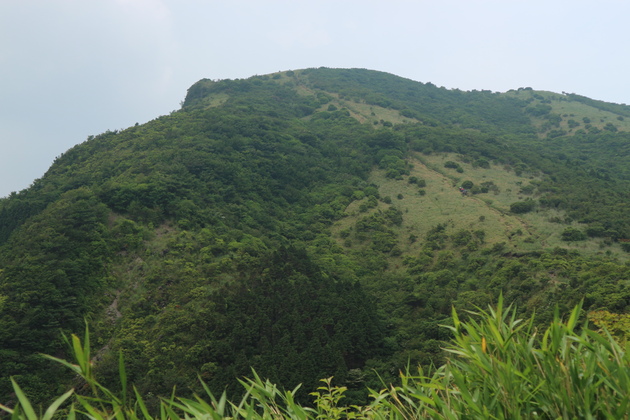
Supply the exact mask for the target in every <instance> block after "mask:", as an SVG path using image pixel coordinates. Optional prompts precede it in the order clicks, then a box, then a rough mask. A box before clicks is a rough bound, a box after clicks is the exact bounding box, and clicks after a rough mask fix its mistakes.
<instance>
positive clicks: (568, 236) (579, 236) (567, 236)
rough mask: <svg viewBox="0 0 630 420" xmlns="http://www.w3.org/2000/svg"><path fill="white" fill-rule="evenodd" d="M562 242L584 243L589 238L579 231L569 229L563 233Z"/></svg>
mask: <svg viewBox="0 0 630 420" xmlns="http://www.w3.org/2000/svg"><path fill="white" fill-rule="evenodd" d="M561 236H562V240H563V241H567V242H573V241H583V240H585V239H586V238H587V236H586V233H584V232H582V231H581V230H579V229H576V228H573V227H568V228H566V229H565V230H564V231H563V232H562V235H561Z"/></svg>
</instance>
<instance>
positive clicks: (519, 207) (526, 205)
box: [510, 200, 536, 214]
mask: <svg viewBox="0 0 630 420" xmlns="http://www.w3.org/2000/svg"><path fill="white" fill-rule="evenodd" d="M535 206H536V204H535V203H534V200H525V201H517V202H516V203H512V204H510V211H511V212H512V213H516V214H523V213H529V212H530V211H532V210H534V207H535Z"/></svg>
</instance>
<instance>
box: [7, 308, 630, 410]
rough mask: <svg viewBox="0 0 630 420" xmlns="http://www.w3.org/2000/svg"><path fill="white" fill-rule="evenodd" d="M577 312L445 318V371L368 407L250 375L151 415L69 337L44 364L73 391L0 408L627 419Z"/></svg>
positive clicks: (624, 367) (619, 381) (617, 360)
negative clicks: (116, 388)
mask: <svg viewBox="0 0 630 420" xmlns="http://www.w3.org/2000/svg"><path fill="white" fill-rule="evenodd" d="M580 313H581V306H577V307H575V308H574V309H573V311H572V312H571V313H570V314H569V315H568V317H567V319H566V320H562V319H561V318H560V317H559V316H558V314H557V313H556V316H555V317H554V319H553V321H552V322H551V324H550V325H549V326H548V327H547V328H546V329H545V330H543V331H537V330H536V328H535V327H534V321H533V318H530V319H529V320H522V319H517V317H516V311H515V310H513V309H511V308H509V307H508V308H504V307H503V304H502V302H501V301H499V304H498V306H497V307H496V309H493V308H489V309H488V310H485V311H478V312H476V313H470V314H466V319H465V320H464V319H463V318H462V319H460V315H458V314H457V312H456V311H455V310H453V318H452V324H453V325H452V326H449V327H446V328H448V329H450V330H451V331H452V333H453V340H452V341H451V342H450V344H449V345H448V347H447V348H446V350H447V351H448V353H449V356H448V360H447V362H446V364H444V365H443V366H441V367H439V368H437V369H430V370H428V371H427V370H423V369H422V368H419V369H418V370H417V372H416V373H411V371H410V370H407V372H406V373H404V374H403V373H401V376H400V383H399V384H398V385H391V386H386V384H383V385H384V387H383V388H382V389H381V390H379V391H376V390H371V391H370V397H371V403H369V404H367V405H362V406H359V405H346V404H345V403H344V393H345V391H346V388H345V387H339V386H334V385H333V382H334V378H328V379H326V380H323V381H322V382H323V385H322V386H320V387H319V388H318V390H317V391H316V392H313V393H311V396H312V397H313V402H312V404H307V405H302V404H299V403H298V402H296V398H295V394H296V390H288V391H287V390H282V389H280V388H278V387H277V386H276V385H274V384H272V383H271V382H269V381H267V380H263V379H261V378H260V377H259V376H258V375H257V374H256V373H255V372H254V373H253V379H243V380H241V381H240V383H241V385H242V386H243V388H244V389H245V395H244V396H243V397H242V398H241V399H238V400H230V399H229V398H228V397H227V395H226V393H225V392H224V393H223V394H221V395H214V394H213V393H212V392H211V391H210V390H209V389H208V388H207V387H205V386H204V390H205V392H204V393H203V394H201V395H196V396H195V397H194V398H192V399H189V398H180V397H178V396H177V392H176V390H173V392H172V394H171V395H170V396H163V397H161V398H160V403H159V407H158V408H157V409H156V410H155V411H151V410H150V409H149V408H147V404H146V403H145V398H144V397H143V396H142V395H141V394H140V393H139V392H138V390H137V389H136V388H135V387H134V386H131V387H130V386H128V384H127V376H126V370H125V365H124V361H123V358H122V354H121V357H120V361H119V378H120V382H121V386H122V388H121V391H120V392H119V393H116V392H112V391H111V390H109V389H107V388H106V387H104V386H102V385H101V384H100V383H99V382H98V380H97V379H96V377H95V375H94V372H93V368H92V361H91V353H90V342H89V334H88V333H87V332H86V335H85V339H84V341H83V343H81V342H80V340H79V338H78V337H77V336H72V338H71V343H70V342H69V343H68V344H71V345H72V348H73V353H74V356H75V363H76V364H71V363H69V362H66V361H64V360H60V359H57V358H54V357H51V356H48V358H49V359H52V360H55V361H57V362H59V363H61V364H62V365H65V366H67V367H68V368H70V369H71V370H72V371H73V372H74V373H76V374H77V377H80V380H77V382H79V388H76V389H74V390H71V391H68V392H67V393H65V394H64V395H62V396H61V397H59V398H58V399H57V400H56V401H55V402H54V403H53V404H51V405H50V407H49V408H47V409H46V410H45V411H44V412H43V414H42V412H41V411H40V412H39V414H38V411H37V410H36V409H35V408H34V407H33V406H32V404H31V403H30V402H29V400H28V398H27V397H26V396H25V395H24V393H23V392H22V391H21V389H20V388H19V385H18V384H17V383H16V382H15V381H13V387H14V390H15V394H16V396H17V399H18V400H19V402H18V403H17V404H16V405H15V406H14V407H13V408H9V407H5V406H0V408H1V409H2V410H4V411H6V412H7V413H9V414H11V416H12V418H14V419H28V420H36V419H39V418H41V419H45V420H48V419H52V418H60V417H67V418H72V419H74V418H75V417H76V416H77V415H85V416H87V417H88V418H92V419H110V418H112V419H113V418H116V419H146V420H148V419H152V418H161V419H179V418H199V419H201V418H204V419H221V418H232V419H239V418H242V419H257V418H260V419H270V418H274V419H280V418H286V419H341V418H348V419H419V418H432V419H521V418H522V419H531V418H540V419H559V418H564V419H569V418H597V419H624V418H628V417H629V416H630V415H629V414H628V413H629V412H630V393H629V392H628V389H630V353H628V352H627V351H625V350H624V349H623V347H622V346H621V345H620V344H618V343H617V342H616V341H615V340H614V339H613V337H612V336H611V335H610V334H609V333H608V332H607V331H600V332H595V331H592V330H590V329H589V328H588V326H587V325H586V324H582V323H580V322H579V321H578V320H579V317H580Z"/></svg>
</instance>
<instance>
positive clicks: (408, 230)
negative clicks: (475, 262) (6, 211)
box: [333, 154, 629, 261]
mask: <svg viewBox="0 0 630 420" xmlns="http://www.w3.org/2000/svg"><path fill="white" fill-rule="evenodd" d="M448 160H454V161H458V163H459V164H460V166H461V167H462V168H463V169H464V172H463V173H457V172H456V171H455V170H453V169H447V168H444V162H446V161H448ZM409 161H410V163H411V164H412V165H413V169H412V170H411V173H410V176H415V177H417V178H418V179H423V180H425V181H426V187H425V188H423V189H424V190H425V191H426V195H424V196H422V195H420V194H419V188H418V186H417V185H414V184H410V183H409V182H408V178H407V177H405V179H403V180H395V179H391V178H387V177H385V175H384V172H383V171H380V170H375V171H374V172H373V173H372V175H371V177H370V181H371V182H372V183H374V184H375V185H378V187H379V194H380V196H381V197H382V198H384V197H390V198H391V200H392V205H393V206H395V207H398V208H399V209H400V210H401V211H403V214H404V216H403V224H402V225H401V226H400V227H399V228H395V230H396V229H397V234H398V236H399V247H400V249H401V250H402V251H403V255H402V257H404V256H405V254H414V253H416V252H418V251H419V249H420V247H421V246H422V241H418V242H415V243H413V244H411V243H409V241H408V238H409V236H410V235H415V236H417V237H419V238H423V237H424V236H425V235H426V234H427V232H428V230H429V229H431V228H433V227H435V226H436V225H438V224H446V225H447V226H448V232H449V233H453V232H456V231H458V230H461V229H468V230H473V231H474V230H484V231H485V233H486V236H485V243H486V244H487V245H488V246H492V245H494V244H498V243H501V242H503V243H505V244H506V245H507V248H506V252H514V253H522V252H532V251H541V250H543V249H553V248H555V247H563V248H567V249H575V250H578V251H580V253H583V254H585V255H602V254H604V253H606V254H607V255H612V256H615V257H618V258H619V259H620V260H622V261H623V260H627V259H628V258H629V257H628V254H627V253H626V252H623V251H622V250H621V248H620V247H619V245H617V244H614V245H611V246H605V247H604V245H603V244H602V240H601V239H590V240H586V241H580V242H565V241H562V240H561V236H560V235H561V233H562V231H563V230H564V229H565V228H567V227H568V226H573V227H575V228H578V229H579V228H583V226H582V225H580V224H578V223H576V222H572V223H570V224H567V223H558V222H553V221H551V220H552V219H553V220H563V219H564V218H565V215H564V214H563V213H562V212H560V211H557V210H542V209H537V210H535V211H533V212H530V213H527V214H521V215H515V214H513V213H511V212H510V204H512V203H514V202H516V201H523V200H525V199H527V198H534V199H535V198H536V191H535V190H534V193H533V194H530V195H527V194H523V193H521V192H520V190H521V187H524V186H527V185H528V184H530V182H534V183H535V182H536V181H537V180H538V177H537V176H536V175H534V174H522V175H521V176H518V175H516V174H515V173H514V172H513V171H511V170H509V168H504V167H502V166H499V165H491V167H490V168H489V169H483V168H474V167H473V166H472V165H470V164H467V163H464V162H461V161H460V159H459V156H457V155H455V154H434V155H430V156H425V155H420V154H416V155H414V156H413V157H412V158H411V159H410V160H409ZM466 180H470V181H472V182H473V183H474V184H475V185H479V184H481V183H482V182H487V181H492V182H494V184H495V185H496V186H497V187H498V191H497V192H493V191H490V192H489V193H485V194H477V195H468V196H462V195H461V194H460V192H459V191H458V186H459V185H461V183H462V182H463V181H466ZM399 195H402V198H401V199H399V198H398V197H399ZM365 200H367V198H366V199H364V200H363V201H355V202H353V203H351V204H350V206H348V208H347V210H346V214H347V215H348V217H346V218H344V219H342V220H341V221H339V222H338V223H337V224H336V226H335V227H334V228H333V233H334V234H335V236H336V237H337V238H338V241H339V243H340V244H342V243H343V240H342V239H340V236H339V233H340V232H341V231H342V230H344V229H348V228H349V227H351V226H353V225H354V224H355V223H356V221H357V220H358V219H359V218H360V217H363V216H365V215H366V213H361V212H360V211H359V206H360V205H361V203H362V202H364V201H365ZM387 207H388V205H386V204H384V203H382V202H380V203H379V207H378V208H377V209H374V210H372V211H377V210H378V209H381V210H384V209H385V208H387Z"/></svg>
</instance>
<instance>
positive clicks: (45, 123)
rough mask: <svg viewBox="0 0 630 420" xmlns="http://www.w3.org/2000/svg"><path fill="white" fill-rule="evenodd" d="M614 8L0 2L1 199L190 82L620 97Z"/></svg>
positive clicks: (170, 99)
mask: <svg viewBox="0 0 630 420" xmlns="http://www.w3.org/2000/svg"><path fill="white" fill-rule="evenodd" d="M628 16H630V2H629V1H625V0H598V1H593V0H589V1H582V0H571V1H562V0H522V1H521V0H430V1H428V0H416V1H411V0H409V1H403V0H386V1H370V0H360V1H359V0H348V1H344V0H335V1H329V0H312V1H298V0H293V1H289V0H285V1H281V0H223V1H218V0H205V1H204V0H0V197H2V196H6V195H7V194H9V193H10V192H11V191H16V190H21V189H23V188H26V187H28V186H29V185H30V184H31V183H32V182H33V181H34V180H35V179H36V178H40V177H41V176H42V175H43V174H44V173H45V172H46V170H47V169H48V167H49V166H50V164H51V163H52V161H53V160H54V158H55V157H56V156H58V155H59V154H61V153H62V152H64V151H65V150H67V149H69V148H70V147H72V146H73V145H75V144H77V143H81V142H82V141H84V140H85V139H86V138H87V136H88V135H96V134H99V133H102V132H103V131H106V130H108V129H112V130H114V129H121V128H126V127H128V126H131V125H133V124H135V123H136V122H139V123H144V122H146V121H149V120H151V119H154V118H156V117H158V116H160V115H164V114H168V113H169V112H171V111H173V110H176V109H178V108H179V102H180V101H181V100H183V99H184V97H185V95H186V89H187V88H188V87H189V86H190V85H192V84H193V83H194V82H196V81H197V80H199V79H201V78H210V79H226V78H230V79H234V78H245V77H249V76H252V75H256V74H267V73H271V72H275V71H279V70H290V69H301V68H307V67H320V66H325V67H344V68H348V67H361V68H369V69H374V70H381V71H386V72H389V73H393V74H396V75H399V76H403V77H407V78H410V79H413V80H417V81H420V82H432V83H434V84H436V85H438V86H445V87H447V88H459V89H462V90H471V89H489V90H493V91H501V92H503V91H506V90H509V89H515V88H519V87H525V86H531V87H533V88H534V89H540V90H550V91H554V92H562V91H566V92H573V93H578V94H581V95H585V96H588V97H591V98H594V99H601V100H605V101H609V102H617V103H630V79H629V77H628V68H629V61H630V53H628V50H626V48H627V44H628V41H629V40H630V25H628Z"/></svg>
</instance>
